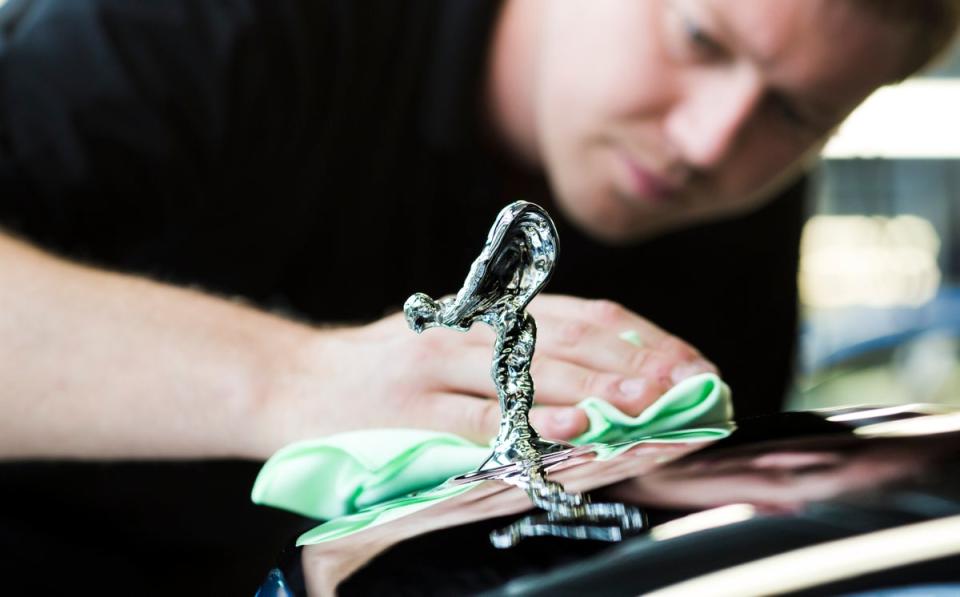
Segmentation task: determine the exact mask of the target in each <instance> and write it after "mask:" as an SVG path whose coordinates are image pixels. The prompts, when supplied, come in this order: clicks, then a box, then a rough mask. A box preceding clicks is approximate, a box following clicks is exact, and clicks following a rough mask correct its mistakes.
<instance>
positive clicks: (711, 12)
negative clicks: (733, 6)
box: [700, 0, 775, 70]
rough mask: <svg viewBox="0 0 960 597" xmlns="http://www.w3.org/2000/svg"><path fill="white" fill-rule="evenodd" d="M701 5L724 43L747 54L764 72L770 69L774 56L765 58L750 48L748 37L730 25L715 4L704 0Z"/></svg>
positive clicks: (761, 53)
mask: <svg viewBox="0 0 960 597" xmlns="http://www.w3.org/2000/svg"><path fill="white" fill-rule="evenodd" d="M700 4H701V5H702V6H703V10H704V11H705V12H706V16H707V18H708V19H709V22H710V23H711V24H712V25H713V27H714V28H716V30H717V32H718V34H719V35H721V36H722V38H723V41H725V42H726V43H728V44H731V45H733V46H734V49H736V50H738V51H740V52H743V53H744V54H746V55H747V56H748V57H749V58H750V61H751V62H753V63H755V64H757V65H758V66H759V67H760V68H761V69H762V70H768V69H769V67H770V65H771V64H772V63H773V62H774V59H775V57H774V56H765V55H764V54H763V52H760V51H759V50H757V49H756V48H752V47H750V45H749V44H748V43H747V36H744V35H741V34H740V32H738V31H737V30H736V28H734V27H733V26H732V25H731V24H730V22H729V20H727V19H726V15H724V12H723V11H722V10H720V9H718V8H717V7H716V6H714V5H713V2H710V1H709V0H703V1H702V2H700Z"/></svg>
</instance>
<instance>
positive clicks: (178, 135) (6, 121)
mask: <svg viewBox="0 0 960 597" xmlns="http://www.w3.org/2000/svg"><path fill="white" fill-rule="evenodd" d="M299 4H303V5H305V4H307V3H305V2H302V3H299ZM297 6H298V3H297V2H295V1H294V0H275V1H274V2H267V1H264V0H218V1H202V2H197V1H195V0H163V1H148V0H83V1H73V0H69V1H63V0H8V2H7V3H6V4H4V5H3V6H2V7H0V225H3V226H8V227H12V228H14V229H18V228H22V229H24V230H26V231H34V230H40V231H43V232H44V233H46V234H47V235H49V236H51V237H53V238H65V237H69V236H70V234H71V231H72V230H74V229H75V228H77V227H78V226H79V227H82V226H83V225H84V222H88V221H100V222H103V221H106V220H108V219H115V220H120V219H129V218H133V220H134V221H135V220H136V218H138V217H139V218H142V217H144V213H145V211H146V212H149V211H150V210H154V211H157V212H158V213H159V212H162V211H163V210H164V204H165V203H168V202H170V201H172V200H174V198H176V200H177V201H180V202H183V200H184V198H185V197H186V198H188V199H189V198H190V197H191V196H196V197H197V198H198V199H202V197H203V196H204V195H208V194H209V193H210V192H211V189H212V188H214V187H215V186H216V185H217V184H219V183H220V182H222V181H223V180H224V179H225V172H226V171H227V170H233V171H236V170H237V169H242V168H244V167H245V164H244V163H243V161H244V160H248V161H254V160H255V157H254V156H252V154H251V152H250V151H249V149H250V148H251V147H254V146H255V145H259V146H261V147H262V146H263V145H264V144H266V145H269V144H270V143H271V140H270V135H275V136H277V137H278V138H280V137H282V136H283V132H284V131H283V130H282V129H284V128H289V127H290V126H291V125H290V123H289V121H290V120H291V117H290V114H291V112H294V113H296V112H297V105H299V103H298V102H302V101H303V97H304V95H305V94H304V93H303V90H302V89H294V88H293V87H295V86H297V85H299V84H301V79H302V77H300V76H299V75H300V74H301V73H300V70H298V69H301V70H302V68H303V65H302V64H300V63H299V62H298V61H300V62H302V57H303V56H305V55H309V54H310V52H305V51H304V50H303V48H302V47H298V44H300V43H302V42H303V40H304V39H305V38H306V34H305V32H304V31H303V29H304V26H303V25H302V24H298V23H299V21H298V17H301V16H302V15H300V14H297V11H298V10H299V9H298V8H297ZM278 65H279V66H278ZM267 90H271V91H273V92H275V93H267V92H266V91H267ZM293 98H296V99H293ZM291 103H293V104H297V105H290V104H291ZM278 118H281V119H284V121H283V122H276V119H278ZM268 133H269V134H268ZM158 210H159V211H158ZM121 216H122V217H121Z"/></svg>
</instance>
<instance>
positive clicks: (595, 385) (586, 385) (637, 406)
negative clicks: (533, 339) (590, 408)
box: [532, 358, 667, 416]
mask: <svg viewBox="0 0 960 597" xmlns="http://www.w3.org/2000/svg"><path fill="white" fill-rule="evenodd" d="M532 373H533V376H534V383H535V386H536V403H537V404H538V405H543V404H550V405H558V406H562V405H574V404H576V403H578V402H580V401H581V400H583V399H584V398H586V397H588V396H596V397H597V398H602V399H604V400H606V401H607V402H610V403H611V404H613V405H614V406H616V407H617V408H619V409H620V410H622V411H623V412H625V413H627V414H630V415H634V416H635V415H638V414H640V412H642V411H643V409H645V408H646V407H648V406H650V405H651V404H653V402H654V401H655V400H656V399H657V398H659V397H660V395H661V394H663V392H665V391H666V390H667V388H665V387H664V386H663V385H662V384H660V383H656V382H655V381H651V380H648V379H644V378H643V377H637V378H630V377H626V376H624V375H622V374H619V373H607V372H602V371H597V370H596V369H591V368H589V367H581V366H579V365H575V364H572V363H567V362H564V361H558V360H556V359H550V358H542V359H537V360H535V361H534V365H533V369H532Z"/></svg>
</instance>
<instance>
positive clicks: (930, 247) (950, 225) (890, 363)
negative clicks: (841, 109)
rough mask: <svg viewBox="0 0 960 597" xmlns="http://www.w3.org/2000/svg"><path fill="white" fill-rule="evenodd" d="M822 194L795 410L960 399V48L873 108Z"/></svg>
mask: <svg viewBox="0 0 960 597" xmlns="http://www.w3.org/2000/svg"><path fill="white" fill-rule="evenodd" d="M814 188H815V190H814V193H815V195H814V197H813V199H812V202H811V213H810V217H809V220H808V221H807V223H806V226H805V228H804V235H803V243H802V248H801V264H800V273H799V276H800V278H799V282H800V292H801V301H802V321H801V338H800V347H799V352H798V358H797V373H798V375H797V381H796V384H795V386H794V388H793V390H792V392H791V396H790V399H789V408H791V409H801V408H819V407H823V406H837V405H844V404H860V403H873V404H903V403H911V402H935V403H937V402H939V403H960V47H957V46H955V47H954V49H953V51H952V52H951V53H950V54H949V55H948V56H947V57H946V59H945V60H943V61H942V62H940V63H939V66H938V68H936V69H935V70H931V71H930V72H928V73H926V74H925V75H923V76H919V77H915V78H912V79H910V80H908V81H905V82H904V83H902V84H900V85H897V86H891V87H889V88H884V89H881V90H880V91H878V92H877V93H876V94H875V95H874V96H872V97H871V98H870V99H869V100H868V101H867V102H866V103H865V104H864V105H863V106H861V108H860V109H858V110H857V112H855V113H854V114H853V115H852V116H851V118H850V119H849V120H848V121H847V122H846V123H845V124H844V126H843V127H842V128H841V129H840V131H839V132H838V134H837V135H836V137H835V138H834V139H832V140H831V142H830V143H829V145H828V146H827V148H826V150H825V152H824V156H823V159H822V161H821V164H820V167H819V171H818V173H817V184H816V185H814Z"/></svg>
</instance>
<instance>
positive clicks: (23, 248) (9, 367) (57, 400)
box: [0, 235, 314, 458]
mask: <svg viewBox="0 0 960 597" xmlns="http://www.w3.org/2000/svg"><path fill="white" fill-rule="evenodd" d="M0 307H2V308H0V382H2V383H0V458H32V457H40V458H46V457H51V458H59V457H66V458H138V457H143V458H181V457H262V456H265V455H266V454H268V453H269V449H272V448H274V447H275V446H270V447H269V448H268V447H267V446H265V445H264V441H263V440H262V438H261V437H260V436H261V433H260V432H261V427H262V426H263V425H269V423H268V422H266V421H264V420H262V419H261V415H262V413H263V412H264V403H265V401H266V397H267V396H268V395H269V393H270V388H271V384H272V383H273V379H272V377H273V376H274V374H275V373H276V372H277V369H278V365H279V362H280V361H281V359H282V356H283V355H284V354H291V353H292V352H293V351H295V350H296V349H297V347H298V345H299V344H300V343H301V342H304V341H306V339H308V338H310V337H312V336H313V335H314V334H313V332H312V330H311V329H310V328H309V327H307V326H302V325H299V324H296V323H293V322H289V321H286V320H283V319H281V318H278V317H275V316H272V315H269V314H266V313H262V312H259V311H256V310H255V309H251V308H247V307H244V306H241V305H237V304H234V303H232V302H230V301H226V300H222V299H218V298H214V297H210V296H206V295H204V294H202V293H199V292H194V291H190V290H184V289H180V288H174V287H170V286H165V285H163V284H158V283H155V282H152V281H149V280H145V279H140V278H136V277H133V276H127V275H122V274H115V273H109V272H103V271H99V270H96V269H92V268H87V267H83V266H80V265H75V264H72V263H68V262H66V261H64V260H61V259H58V258H55V257H52V256H49V255H47V254H44V253H42V252H40V251H38V250H35V249H33V248H32V247H29V246H27V245H25V244H23V243H20V242H18V241H16V240H12V239H10V238H9V237H7V236H5V235H0Z"/></svg>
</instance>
